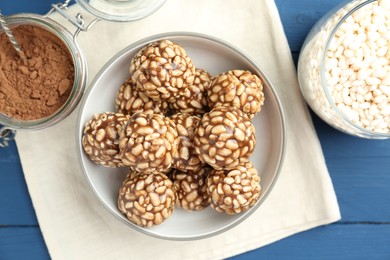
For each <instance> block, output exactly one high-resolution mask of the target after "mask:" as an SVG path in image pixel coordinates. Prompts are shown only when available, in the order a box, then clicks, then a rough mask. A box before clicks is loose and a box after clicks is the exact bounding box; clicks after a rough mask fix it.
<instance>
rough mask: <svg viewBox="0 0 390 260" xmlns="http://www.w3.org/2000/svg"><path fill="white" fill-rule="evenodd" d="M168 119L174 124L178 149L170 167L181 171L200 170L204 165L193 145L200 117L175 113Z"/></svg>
mask: <svg viewBox="0 0 390 260" xmlns="http://www.w3.org/2000/svg"><path fill="white" fill-rule="evenodd" d="M169 118H170V119H171V120H172V122H173V123H174V124H175V126H176V131H177V133H178V148H177V153H176V154H175V155H174V156H173V163H172V167H173V168H176V169H178V170H182V171H187V170H198V169H200V168H201V167H202V166H203V165H204V163H203V162H202V161H201V160H200V159H199V156H198V154H197V153H196V151H195V149H194V143H193V140H194V135H195V131H196V130H197V128H198V126H199V123H200V117H197V116H193V115H190V114H185V113H184V114H182V113H177V114H174V115H172V116H171V117H169Z"/></svg>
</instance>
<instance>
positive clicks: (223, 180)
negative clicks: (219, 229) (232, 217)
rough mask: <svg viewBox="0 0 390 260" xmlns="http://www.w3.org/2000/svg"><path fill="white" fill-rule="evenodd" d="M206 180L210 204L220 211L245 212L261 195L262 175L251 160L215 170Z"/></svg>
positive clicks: (229, 212)
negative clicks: (232, 166)
mask: <svg viewBox="0 0 390 260" xmlns="http://www.w3.org/2000/svg"><path fill="white" fill-rule="evenodd" d="M206 182H207V193H208V195H209V197H210V200H209V201H210V205H211V207H212V208H213V209H215V210H217V211H218V212H224V213H227V214H236V213H241V212H244V211H246V210H248V209H249V208H250V207H252V206H254V205H255V204H256V202H257V201H258V199H259V196H260V191H261V187H260V176H259V175H258V174H257V171H256V169H255V168H254V167H253V165H252V164H251V163H250V162H248V163H245V164H243V165H239V166H237V167H235V168H233V169H231V170H225V171H223V170H222V171H220V170H213V171H212V172H211V173H210V174H209V176H208V177H207V180H206Z"/></svg>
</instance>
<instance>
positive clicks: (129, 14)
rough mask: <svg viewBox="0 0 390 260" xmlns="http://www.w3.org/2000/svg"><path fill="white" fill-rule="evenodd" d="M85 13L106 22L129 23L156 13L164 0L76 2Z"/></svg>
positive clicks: (83, 0) (79, 0)
mask: <svg viewBox="0 0 390 260" xmlns="http://www.w3.org/2000/svg"><path fill="white" fill-rule="evenodd" d="M76 2H77V3H78V4H79V5H80V6H81V7H82V8H83V9H84V10H86V11H87V12H89V13H91V14H93V15H94V16H96V17H99V18H101V19H104V20H107V21H115V22H130V21H135V20H139V19H142V18H144V17H147V16H149V15H151V14H152V13H154V12H156V11H157V10H158V9H159V8H160V7H161V6H162V5H163V4H164V3H165V2H166V0H147V1H145V0H132V1H128V0H127V1H123V0H122V1H118V0H104V1H93V3H92V4H91V3H90V2H91V1H90V0H76Z"/></svg>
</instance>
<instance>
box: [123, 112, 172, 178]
mask: <svg viewBox="0 0 390 260" xmlns="http://www.w3.org/2000/svg"><path fill="white" fill-rule="evenodd" d="M177 136H178V135H177V131H176V126H175V125H174V123H173V122H172V121H171V120H170V119H169V118H167V117H165V116H163V115H161V114H153V113H151V111H146V112H138V113H136V114H134V115H133V116H132V117H131V118H130V120H129V121H128V123H127V124H126V125H124V127H123V129H122V131H121V132H120V142H119V149H120V152H121V155H122V161H123V163H124V164H125V165H126V166H129V167H130V168H131V169H132V170H134V171H138V172H144V173H152V172H162V171H167V170H168V168H169V167H171V165H172V162H173V157H174V156H175V154H176V152H177V147H178V139H177Z"/></svg>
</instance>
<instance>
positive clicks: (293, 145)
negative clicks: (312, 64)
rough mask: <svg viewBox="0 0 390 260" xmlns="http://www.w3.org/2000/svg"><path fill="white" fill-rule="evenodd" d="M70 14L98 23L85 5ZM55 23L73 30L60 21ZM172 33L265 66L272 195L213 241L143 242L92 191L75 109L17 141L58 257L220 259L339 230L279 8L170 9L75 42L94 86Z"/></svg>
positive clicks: (262, 2)
mask: <svg viewBox="0 0 390 260" xmlns="http://www.w3.org/2000/svg"><path fill="white" fill-rule="evenodd" d="M68 12H69V13H71V14H72V15H75V14H76V13H77V12H82V13H83V15H84V18H85V19H86V20H87V21H90V20H92V19H93V17H92V16H91V15H89V14H86V12H85V11H84V10H81V8H80V7H78V6H73V7H72V8H70V10H69V11H68ZM52 17H53V18H54V19H56V20H58V21H60V22H61V24H63V25H65V26H67V27H68V28H69V29H70V30H71V31H74V30H75V29H74V28H73V27H72V26H71V25H69V24H68V23H67V22H66V21H65V20H64V19H63V18H62V17H59V16H57V15H54V16H52ZM166 31H193V32H200V33H205V34H210V35H213V36H216V37H219V38H221V39H223V40H226V41H228V42H230V43H232V44H233V45H235V46H237V47H238V48H240V49H241V50H243V51H244V52H246V53H247V54H248V55H249V56H251V57H252V58H253V59H254V60H255V61H256V62H257V63H258V64H260V66H261V67H262V68H263V69H264V71H265V73H266V74H267V75H268V76H269V78H270V80H271V81H272V82H273V83H274V86H275V88H276V90H277V93H278V95H279V97H280V98H281V101H282V104H283V105H284V108H285V115H286V121H287V150H286V157H285V161H284V166H283V169H282V172H281V175H280V178H279V180H278V182H277V184H276V186H275V187H274V190H273V191H272V192H271V194H270V196H269V197H268V198H267V200H266V201H265V203H263V205H262V206H261V207H260V208H259V209H258V210H257V211H256V212H255V213H254V214H253V215H251V216H250V217H249V218H248V219H246V220H245V221H244V222H243V223H241V224H239V225H238V226H236V227H234V228H233V229H231V230H229V231H227V232H225V233H223V234H220V235H217V236H215V237H211V238H207V239H203V240H197V241H185V242H176V241H166V240H161V239H157V238H153V237H149V236H146V235H143V234H140V233H138V232H137V231H134V230H132V229H131V228H128V227H126V226H124V224H123V223H121V222H119V221H118V220H117V219H116V218H114V217H113V216H112V215H111V214H110V213H109V212H108V211H106V210H105V209H104V208H103V206H101V205H100V203H99V201H98V200H97V199H96V198H95V196H94V195H93V193H92V192H91V190H90V188H89V186H88V184H87V182H86V180H85V178H84V176H83V173H82V170H81V167H80V166H79V163H78V160H77V156H76V143H75V128H76V116H77V112H78V111H77V110H76V111H75V112H73V113H72V114H71V115H70V116H69V117H68V118H67V119H66V120H64V121H63V122H61V123H59V124H57V125H55V126H53V127H51V128H49V129H45V130H41V131H34V132H31V131H30V132H28V131H19V132H18V134H17V145H18V149H19V154H20V157H21V162H22V166H23V170H24V174H25V177H26V181H27V185H28V188H29V192H30V195H31V197H32V201H33V204H34V208H35V210H36V214H37V217H38V220H39V224H40V227H41V230H42V232H43V236H44V239H45V242H46V244H47V246H48V249H49V252H50V255H51V257H52V258H53V259H148V258H156V259H157V258H158V259H206V258H207V259H220V258H225V257H229V256H233V255H237V254H240V253H242V252H245V251H248V250H251V249H255V248H258V247H261V246H263V245H266V244H269V243H271V242H274V241H277V240H279V239H281V238H284V237H286V236H289V235H292V234H294V233H297V232H300V231H303V230H307V229H309V228H313V227H316V226H319V225H323V224H328V223H331V222H334V221H337V220H338V219H339V218H340V213H339V208H338V204H337V200H336V196H335V193H334V190H333V186H332V183H331V180H330V177H329V174H328V171H327V168H326V165H325V161H324V158H323V154H322V151H321V147H320V144H319V141H318V138H317V136H316V133H315V130H314V128H313V125H312V122H311V118H310V115H309V113H308V110H307V107H306V105H305V103H304V101H303V99H302V96H301V94H300V91H299V87H298V83H297V78H296V72H295V69H294V65H293V61H292V58H291V53H290V50H289V47H288V43H287V41H286V37H285V35H284V33H283V28H282V25H281V22H280V19H279V14H278V11H277V9H276V6H275V4H274V2H273V1H270V0H246V1H240V0H213V1H209V0H197V1H192V0H168V1H167V2H166V3H165V4H164V5H163V7H162V8H161V9H159V10H158V11H157V12H156V13H154V14H153V15H151V16H149V17H147V18H145V19H142V20H139V21H135V22H131V23H113V22H99V23H97V24H95V26H94V27H93V28H92V29H91V30H90V31H88V32H86V33H81V34H80V35H79V37H78V38H79V42H80V46H81V47H82V49H83V50H84V52H85V55H86V58H87V61H88V64H89V76H90V79H92V78H93V77H94V76H95V74H96V73H97V71H98V70H99V69H100V68H101V67H102V66H103V65H104V63H105V62H106V61H108V60H109V59H110V58H111V57H112V56H113V55H114V54H116V53H117V52H118V51H119V50H121V49H122V48H124V47H125V46H127V45H129V44H130V43H132V42H134V41H136V40H139V39H141V38H143V37H146V36H150V35H153V34H156V33H161V32H166Z"/></svg>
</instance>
